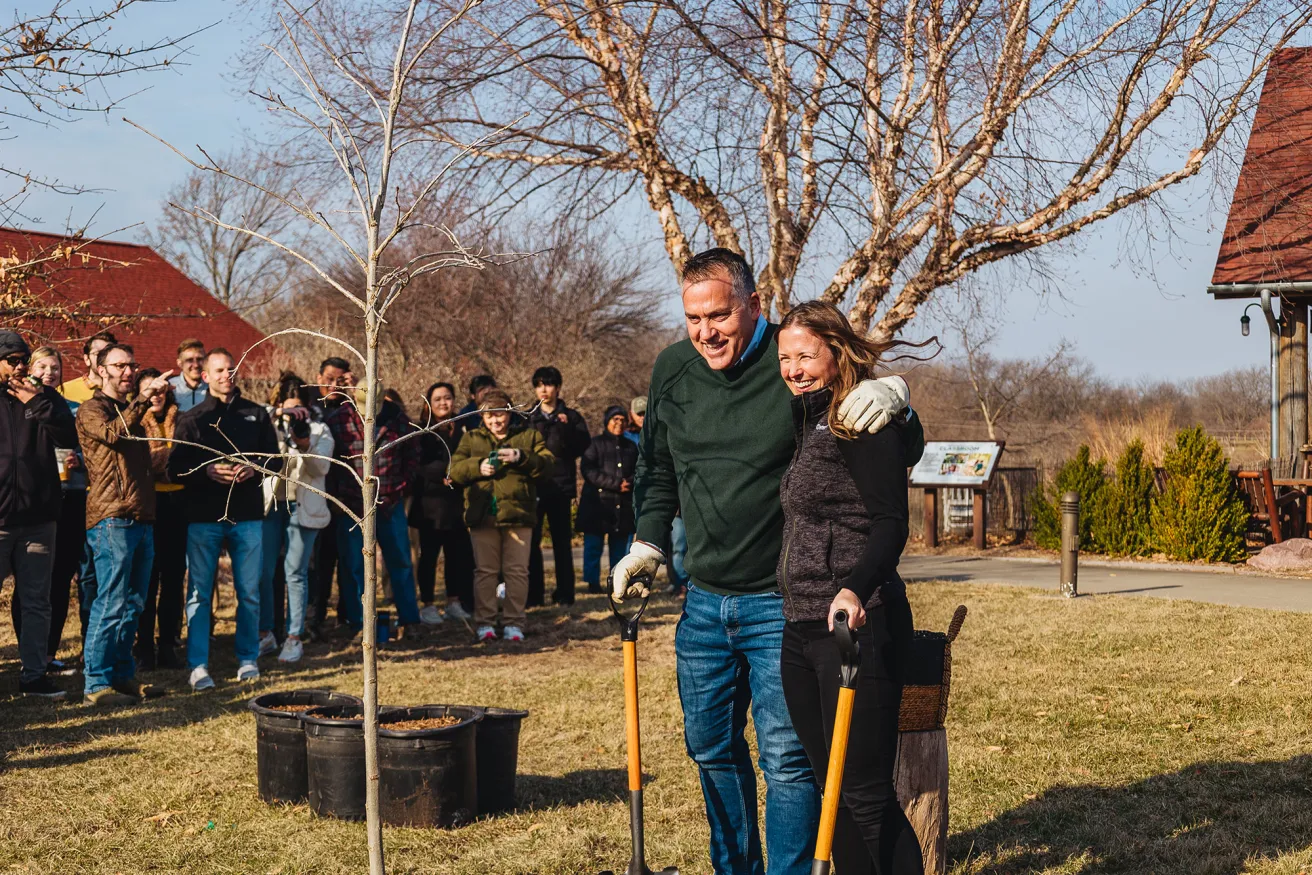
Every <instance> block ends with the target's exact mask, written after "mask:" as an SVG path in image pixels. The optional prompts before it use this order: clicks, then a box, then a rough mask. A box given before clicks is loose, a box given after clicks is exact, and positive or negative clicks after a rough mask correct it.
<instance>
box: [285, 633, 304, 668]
mask: <svg viewBox="0 0 1312 875" xmlns="http://www.w3.org/2000/svg"><path fill="white" fill-rule="evenodd" d="M303 653H305V648H304V647H303V646H301V639H299V638H288V639H287V640H286V641H284V642H283V643H282V653H279V654H278V661H279V662H300V659H301V655H302V654H303Z"/></svg>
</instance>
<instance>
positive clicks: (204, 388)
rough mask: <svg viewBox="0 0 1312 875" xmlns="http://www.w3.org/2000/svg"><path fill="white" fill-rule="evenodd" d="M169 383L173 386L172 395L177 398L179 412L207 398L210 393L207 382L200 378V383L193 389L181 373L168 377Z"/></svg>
mask: <svg viewBox="0 0 1312 875" xmlns="http://www.w3.org/2000/svg"><path fill="white" fill-rule="evenodd" d="M169 385H171V386H172V387H173V397H174V398H175V399H177V402H178V412H179V413H186V412H187V411H188V410H190V409H191V408H193V407H195V406H196V405H197V404H199V403H200V402H202V401H204V400H205V399H206V398H208V397H209V394H210V384H209V383H206V382H205V381H204V380H201V381H200V384H199V385H197V386H196V388H195V389H193V388H191V387H190V386H188V385H187V379H186V378H185V377H183V376H182V374H178V375H177V376H173V377H169Z"/></svg>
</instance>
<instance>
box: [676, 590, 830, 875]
mask: <svg viewBox="0 0 1312 875" xmlns="http://www.w3.org/2000/svg"><path fill="white" fill-rule="evenodd" d="M783 628H784V614H783V598H782V597H781V596H780V595H779V594H778V593H761V594H759V595H739V596H721V595H715V594H713V593H710V592H707V591H706V590H702V589H698V588H697V585H696V582H695V581H694V582H693V585H692V586H691V587H689V589H688V598H687V601H686V602H685V603H684V608H683V616H681V617H680V618H679V626H678V629H677V631H676V632H675V636H674V649H675V656H676V662H677V666H678V678H679V700H680V702H681V703H682V705H683V730H684V740H685V741H686V743H687V746H688V755H689V756H691V757H692V759H693V761H694V762H695V763H697V767H698V770H699V771H700V774H701V784H702V795H703V797H704V798H705V801H706V815H707V818H708V819H709V820H710V825H711V864H712V865H713V866H714V869H715V872H716V873H717V875H763V873H765V872H766V871H767V870H766V869H765V867H764V865H763V863H762V860H761V837H760V832H759V831H758V829H757V816H756V771H755V770H754V769H753V767H752V760H751V752H750V751H749V749H748V747H747V740H746V738H744V736H743V730H744V729H745V728H746V726H747V709H748V707H749V706H750V707H751V709H752V720H753V722H754V723H755V726H756V739H757V747H758V749H759V752H760V762H761V772H762V774H764V776H765V845H766V856H767V857H768V858H769V861H770V868H769V870H768V871H769V875H808V873H810V871H811V857H812V854H813V853H814V850H815V829H816V824H817V823H819V821H820V791H819V789H818V788H817V785H816V781H815V776H814V774H813V773H812V771H811V764H810V762H809V761H808V760H807V758H806V752H805V751H804V750H803V749H802V743H801V742H800V741H798V738H797V733H796V732H794V731H793V723H792V720H791V719H790V718H789V716H788V707H787V705H786V703H785V702H784V692H783V684H782V681H781V675H780V671H779V650H780V646H781V644H782V643H783Z"/></svg>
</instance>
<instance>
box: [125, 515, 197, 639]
mask: <svg viewBox="0 0 1312 875" xmlns="http://www.w3.org/2000/svg"><path fill="white" fill-rule="evenodd" d="M184 495H186V493H185V492H181V491H179V492H156V493H155V564H154V566H153V567H152V568H151V570H150V589H149V590H147V591H146V604H145V607H143V608H142V610H141V620H140V622H138V623H137V646H138V647H140V648H141V649H143V650H150V649H151V648H152V647H153V646H154V645H153V644H152V643H151V640H150V639H151V636H152V635H153V634H154V632H155V622H156V620H158V621H159V638H158V641H159V643H160V644H163V645H165V646H167V647H172V646H173V642H174V640H175V639H176V638H177V637H178V631H179V630H180V629H181V628H182V606H183V604H184V603H185V601H186V590H185V589H184V583H185V582H186V577H187V517H186V507H185V504H184V502H185V499H184V498H183V496H184Z"/></svg>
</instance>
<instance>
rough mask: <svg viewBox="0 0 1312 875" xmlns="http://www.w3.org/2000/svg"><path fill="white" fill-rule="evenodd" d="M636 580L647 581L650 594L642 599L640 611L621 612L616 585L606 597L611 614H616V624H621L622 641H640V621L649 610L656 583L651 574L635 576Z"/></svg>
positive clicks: (639, 606)
mask: <svg viewBox="0 0 1312 875" xmlns="http://www.w3.org/2000/svg"><path fill="white" fill-rule="evenodd" d="M634 579H635V580H642V581H645V582H646V586H647V593H648V594H647V595H645V596H643V597H642V603H641V604H640V605H638V610H637V611H635V612H634V613H632V614H625V613H624V612H623V611H621V610H620V604H621V603H620V602H617V601H615V595H614V593H615V587H614V585H612V586H611V594H610V595H608V596H607V597H606V598H608V599H609V600H610V609H611V612H612V613H614V614H615V620H616V622H618V623H619V624H620V640H621V641H637V640H638V621H639V620H641V619H642V614H643V612H644V611H646V610H647V600H648V599H650V598H651V587H652V584H653V583H655V578H653V577H652V576H651V575H650V574H647V573H645V572H644V573H641V574H637V575H635V576H634Z"/></svg>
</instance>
